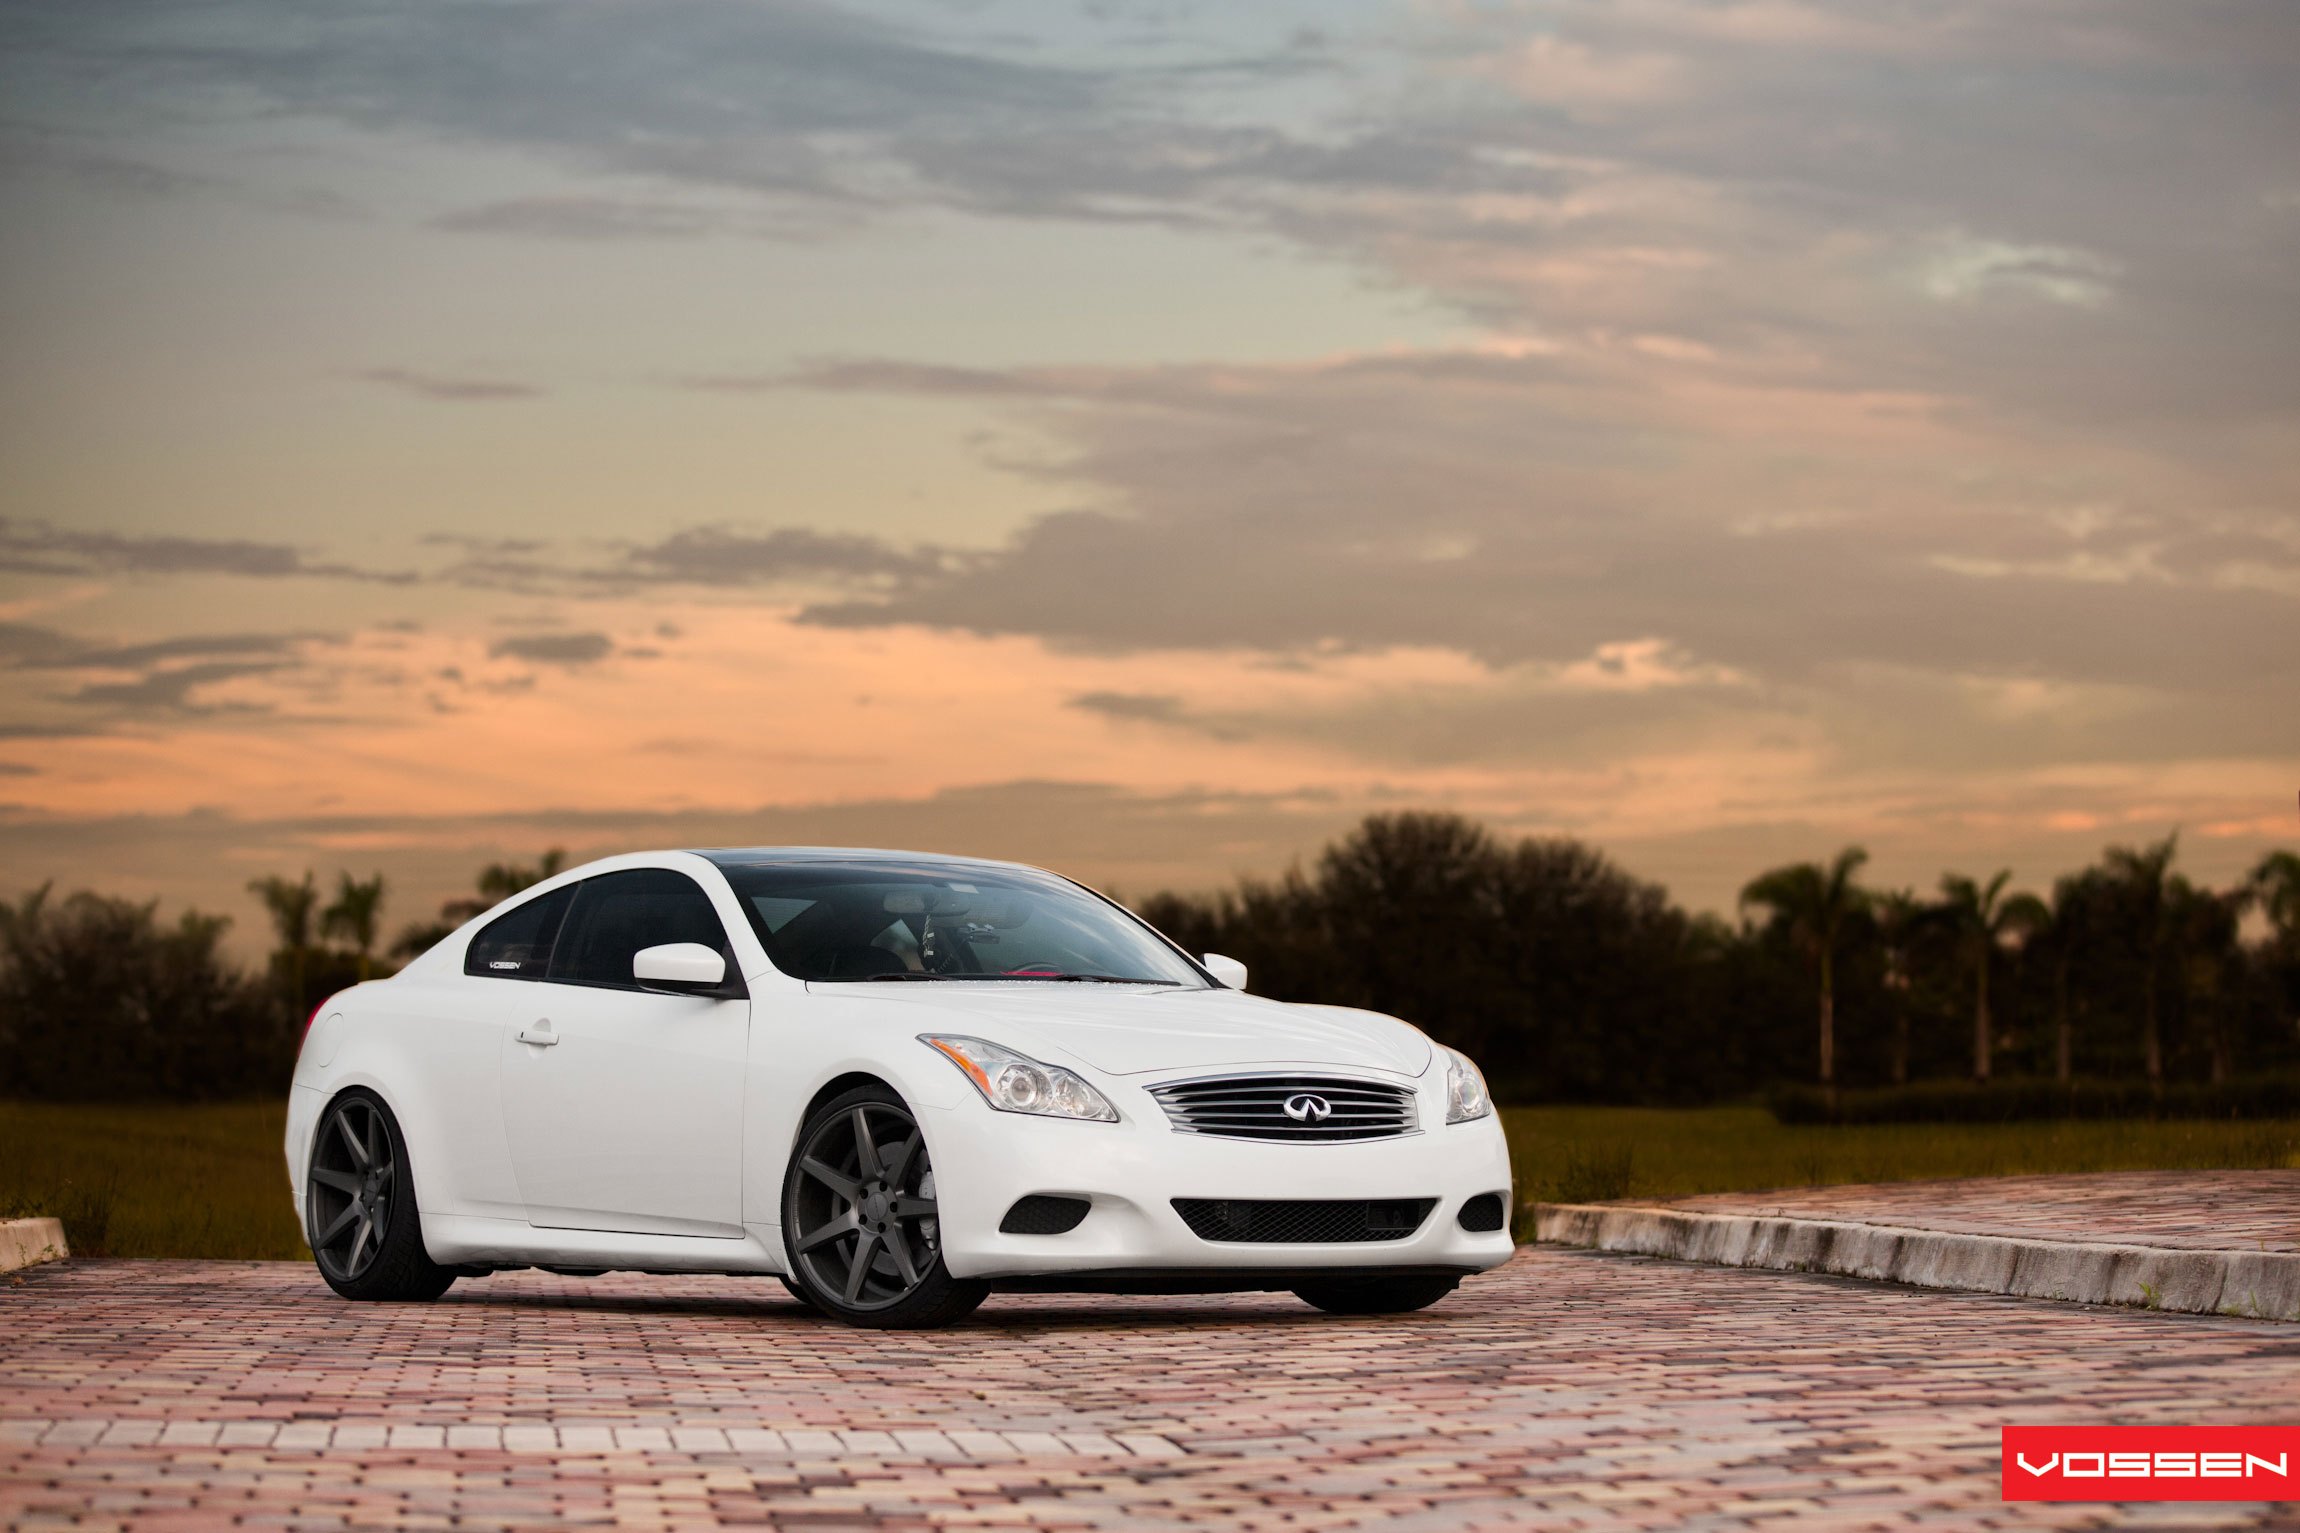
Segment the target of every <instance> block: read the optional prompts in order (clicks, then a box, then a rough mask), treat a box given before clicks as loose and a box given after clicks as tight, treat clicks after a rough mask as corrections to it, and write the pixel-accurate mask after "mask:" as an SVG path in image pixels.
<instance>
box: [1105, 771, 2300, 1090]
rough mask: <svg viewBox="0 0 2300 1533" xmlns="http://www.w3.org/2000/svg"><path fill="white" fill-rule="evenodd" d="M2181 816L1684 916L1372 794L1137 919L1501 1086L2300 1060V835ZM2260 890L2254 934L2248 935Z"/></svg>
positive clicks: (2223, 1070) (1582, 858)
mask: <svg viewBox="0 0 2300 1533" xmlns="http://www.w3.org/2000/svg"><path fill="white" fill-rule="evenodd" d="M2177 860H2178V840H2177V838H2176V837H2173V836H2167V837H2166V838H2164V839H2163V840H2161V841H2157V842H2154V843H2152V844H2148V845H2143V846H2137V847H2129V846H2128V847H2110V848H2108V849H2107V850H2106V851H2105V852H2104V853H2103V854H2102V856H2101V858H2100V859H2099V861H2097V862H2096V863H2094V864H2093V865H2092V866H2090V867H2087V868H2083V869H2080V870H2078V871H2076V872H2074V873H2071V874H2068V875H2067V876H2065V877H2062V878H2060V879H2057V880H2055V881H2054V882H2053V884H2052V885H2051V887H2050V889H2049V891H2047V892H2045V893H2042V894H2039V893H2032V892H2028V891H2020V890H2015V889H2013V888H2012V887H2011V883H2012V879H2011V875H2010V874H2009V873H2006V872H1997V873H1993V874H1990V875H1987V876H1985V877H1976V876H1968V875H1966V874H1961V873H1949V874H1945V875H1943V877H1942V878H1941V880H1940V881H1939V884H1938V885H1937V887H1936V889H1935V890H1934V891H1933V892H1932V893H1930V894H1920V893H1918V892H1917V891H1916V890H1914V889H1872V888H1867V887H1864V886H1863V885H1862V883H1861V881H1860V874H1861V870H1862V869H1863V867H1864V866H1865V865H1866V863H1867V861H1868V857H1867V854H1866V853H1865V852H1864V851H1862V850H1861V849H1860V848H1859V847H1847V848H1845V849H1844V850H1842V851H1840V852H1838V853H1837V854H1836V855H1834V856H1833V857H1830V858H1827V859H1825V860H1821V861H1814V862H1800V863H1792V864H1789V865H1787V866H1783V867H1778V868H1774V869H1771V870H1769V871H1767V872H1764V873H1761V874H1759V875H1758V876H1757V877H1755V878H1753V879H1751V880H1750V881H1749V882H1748V884H1747V885H1746V886H1745V887H1744V888H1743V889H1742V891H1741V898H1740V902H1739V907H1740V908H1739V910H1738V912H1737V919H1733V920H1726V919H1722V918H1719V917H1716V916H1709V915H1694V914H1690V913H1688V912H1687V911H1685V910H1684V909H1682V908H1680V907H1679V906H1677V905H1676V904H1674V903H1673V902H1672V901H1671V900H1670V899H1669V897H1668V895H1667V893H1666V891H1664V890H1663V889H1662V888H1661V887H1660V886H1659V885H1657V884H1652V883H1648V882H1646V881H1644V880H1641V879H1638V878H1636V877H1634V876H1632V875H1631V874H1629V873H1628V872H1626V871H1624V870H1623V869H1622V868H1620V867H1619V866H1618V865H1616V864H1615V863H1614V862H1612V861H1611V860H1610V859H1609V858H1607V857H1606V856H1605V855H1604V854H1603V853H1602V852H1600V851H1598V850H1596V849H1595V848H1593V847H1590V846H1588V845H1585V844H1583V843H1581V842H1579V841H1574V840H1570V839H1565V838H1554V837H1535V838H1528V839H1523V840H1508V839H1504V838H1502V837H1498V836H1496V835H1494V834H1493V833H1492V832H1491V831H1489V830H1487V829H1486V828H1485V827H1483V826H1481V825H1479V824H1477V823H1475V822H1474V821H1471V820H1468V819H1465V818H1462V817H1460V816H1457V815H1450V814H1427V813H1403V814H1391V815H1376V816H1373V817H1371V818H1369V819H1367V820H1366V821H1364V822H1363V823H1362V824H1360V825H1359V826H1358V827H1357V828H1356V829H1355V830H1353V831H1352V832H1350V833H1349V834H1348V835H1346V836H1344V837H1343V838H1341V839H1340V840H1338V841H1336V842H1335V843H1334V844H1333V845H1331V846H1329V847H1327V848H1326V850H1325V851H1324V852H1323V853H1322V854H1321V855H1320V856H1319V857H1318V858H1317V859H1316V861H1315V862H1314V863H1313V864H1312V865H1311V866H1309V867H1307V868H1299V867H1297V868H1295V869H1294V870H1292V871H1290V872H1288V873H1286V874H1284V875H1283V876H1281V877H1278V878H1274V879H1251V878H1249V879H1244V880H1241V881H1240V882H1239V883H1238V884H1237V885H1236V886H1235V887H1233V888H1230V889H1227V890H1224V891H1221V892H1219V893H1215V894H1211V895H1178V894H1160V895H1155V896H1152V897H1151V898H1149V899H1148V900H1145V901H1144V902H1142V906H1141V908H1142V910H1143V912H1144V914H1145V915H1147V916H1148V917H1149V918H1150V919H1151V921H1152V922H1153V923H1154V924H1156V925H1157V926H1159V927H1160V928H1161V929H1162V930H1164V931H1166V932H1167V933H1168V934H1169V935H1171V936H1173V937H1174V938H1175V939H1176V940H1177V941H1179V942H1181V943H1182V944H1183V945H1184V946H1185V947H1188V948H1190V949H1191V950H1192V951H1214V952H1222V953H1227V954H1229V955H1230V956H1232V957H1234V958H1237V959H1240V960H1242V961H1243V962H1245V963H1246V964H1247V965H1248V967H1249V968H1250V969H1251V970H1252V971H1253V974H1254V984H1253V987H1254V989H1255V990H1257V991H1258V992H1260V993H1262V994H1265V995H1270V996H1274V997H1277V998H1279V999H1283V1000H1297V1001H1314V1002H1325V1003H1330V1004H1336V1005H1346V1006H1362V1007H1366V1008H1369V1009H1372V1010H1375V1011H1384V1012H1389V1013H1392V1014H1394V1015H1398V1016H1403V1017H1406V1018H1408V1019H1410V1020H1412V1021H1414V1022H1417V1023H1419V1024H1420V1025H1422V1026H1423V1027H1425V1028H1427V1029H1428V1030H1429V1031H1430V1032H1431V1033H1432V1034H1433V1035H1435V1036H1436V1037H1438V1038H1440V1039H1442V1040H1443V1041H1445V1042H1447V1043H1451V1044H1453V1045H1455V1046H1456V1047H1459V1048H1462V1049H1464V1050H1466V1051H1468V1052H1469V1053H1471V1054H1472V1055H1473V1056H1475V1057H1476V1058H1478V1059H1479V1060H1480V1061H1481V1062H1483V1064H1484V1065H1485V1067H1486V1073H1487V1074H1488V1076H1489V1077H1490V1078H1491V1079H1492V1081H1493V1083H1494V1085H1495V1087H1496V1090H1497V1092H1498V1093H1500V1094H1501V1095H1502V1096H1503V1097H1504V1099H1515V1100H1520V1101H1587V1102H1654V1103H1692V1102H1704V1101H1717V1100H1722V1099H1729V1098H1736V1097H1743V1096H1747V1095H1749V1094H1752V1093H1754V1092H1757V1091H1760V1090H1763V1089H1765V1088H1767V1087H1769V1086H1771V1085H1772V1084H1774V1083H1776V1082H1779V1081H1783V1080H1806V1081H1813V1082H1817V1083H1818V1084H1819V1085H1820V1087H1821V1088H1822V1089H1823V1090H1824V1091H1826V1092H1830V1093H1832V1094H1833V1093H1834V1091H1835V1089H1836V1088H1837V1087H1838V1086H1839V1085H1840V1084H1855V1085H1862V1086H1886V1085H1906V1084H1908V1083H1910V1082H1912V1081H1917V1080H1924V1079H1931V1080H1943V1079H1966V1080H1971V1081H1977V1082H1987V1081H1990V1080H1991V1079H1994V1078H1997V1077H2000V1076H2003V1075H2005V1074H2007V1073H2008V1072H2009V1073H2011V1074H2014V1075H2018V1076H2022V1077H2027V1078H2030V1079H2036V1078H2045V1079H2052V1080H2057V1081H2059V1082H2061V1083H2064V1084H2066V1083H2070V1082H2073V1081H2074V1080H2076V1079H2077V1078H2078V1077H2093V1078H2109V1079H2115V1078H2127V1077H2131V1078H2139V1079H2145V1080H2146V1081H2148V1082H2149V1083H2150V1084H2151V1085H2152V1086H2161V1085H2162V1083H2163V1082H2165V1081H2167V1080H2169V1079H2174V1078H2179V1079H2183V1080H2197V1081H2209V1082H2215V1083H2218V1082H2226V1081H2228V1080H2230V1079H2231V1078H2232V1077H2234V1076H2235V1075H2236V1074H2237V1073H2238V1072H2240V1071H2243V1072H2267V1071H2277V1070H2285V1069H2290V1068H2292V1067H2294V1066H2295V1065H2300V1024H2296V1021H2295V1018H2296V1016H2300V856H2295V854H2293V853H2292V852H2289V851H2277V852H2272V853H2270V854H2268V855H2267V856H2266V857H2264V858H2262V859H2261V861H2260V862H2259V864H2258V866H2257V867H2256V868H2254V869H2253V871H2252V872H2251V874H2250V875H2249V876H2248V877H2247V878H2245V879H2243V880H2241V881H2240V882H2238V883H2237V884H2236V885H2234V886H2233V887H2230V888H2225V889H2213V888H2208V887H2205V886H2203V885H2201V884H2198V883H2195V882H2193V881H2191V880H2190V879H2188V878H2187V877H2185V876H2184V875H2182V874H2181V873H2180V872H2179V871H2178V870H2177V866H2176V864H2177ZM2253 912H2257V913H2258V914H2259V916H2260V917H2262V920H2261V922H2260V923H2259V924H2260V927H2261V929H2262V931H2263V933H2264V934H2263V935H2262V936H2261V938H2260V939H2259V940H2257V941H2247V940H2246V939H2245V936H2244V927H2245V919H2246V916H2247V915H2248V914H2249V913H2253Z"/></svg>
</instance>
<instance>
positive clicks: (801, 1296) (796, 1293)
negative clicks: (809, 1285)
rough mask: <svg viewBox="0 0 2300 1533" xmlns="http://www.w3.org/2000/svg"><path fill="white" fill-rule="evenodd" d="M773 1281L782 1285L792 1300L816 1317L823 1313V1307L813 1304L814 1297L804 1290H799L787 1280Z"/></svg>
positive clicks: (798, 1287)
mask: <svg viewBox="0 0 2300 1533" xmlns="http://www.w3.org/2000/svg"><path fill="white" fill-rule="evenodd" d="M775 1281H776V1282H778V1283H780V1284H782V1285H783V1291H784V1292H786V1293H788V1294H789V1295H790V1296H791V1297H792V1298H794V1299H796V1300H798V1301H799V1303H801V1304H803V1305H805V1306H806V1307H807V1308H808V1309H811V1310H813V1311H814V1312H815V1313H816V1314H818V1315H819V1314H821V1313H822V1312H823V1307H822V1306H821V1305H820V1304H817V1303H816V1302H815V1299H814V1295H813V1294H810V1293H808V1292H807V1291H806V1290H805V1289H804V1288H801V1287H800V1286H799V1285H798V1284H796V1283H794V1282H792V1281H791V1280H790V1279H789V1278H787V1277H780V1278H777V1279H775Z"/></svg>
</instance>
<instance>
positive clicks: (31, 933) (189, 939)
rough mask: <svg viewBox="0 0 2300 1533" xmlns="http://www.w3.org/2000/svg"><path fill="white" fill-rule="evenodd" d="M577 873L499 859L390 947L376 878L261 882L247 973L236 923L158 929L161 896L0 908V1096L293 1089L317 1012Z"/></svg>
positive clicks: (130, 1096) (557, 859)
mask: <svg viewBox="0 0 2300 1533" xmlns="http://www.w3.org/2000/svg"><path fill="white" fill-rule="evenodd" d="M565 862H566V854H565V853H564V852H561V851H559V850H556V849H554V850H552V851H549V852H546V853H545V854H544V855H543V858H542V860H541V861H540V862H539V863H537V864H534V865H521V864H518V863H494V864H491V865H489V866H488V867H486V868H485V869H483V870H482V871H481V872H480V874H479V877H478V879H477V881H476V889H475V891H474V893H473V894H471V895H469V896H463V897H459V898H456V899H451V900H448V901H447V902H446V903H445V904H444V905H442V906H441V907H440V911H439V915H438V917H437V918H436V919H426V920H419V921H416V922H413V923H410V924H409V925H407V926H405V927H403V928H402V929H401V930H400V932H399V933H398V935H397V936H396V937H395V938H392V939H390V940H389V941H388V942H387V941H386V939H385V935H384V933H385V927H384V913H385V910H386V907H387V905H388V902H389V897H390V894H389V888H388V886H387V884H386V883H385V881H384V878H383V875H382V874H380V873H377V874H373V875H371V876H369V877H368V878H365V879H355V878H353V877H352V876H351V874H349V873H348V872H347V873H341V874H339V875H338V876H337V879H336V883H335V886H334V888H333V890H332V892H330V891H327V890H323V888H322V887H321V885H320V884H319V882H318V880H317V879H316V878H315V877H314V876H313V875H312V874H311V873H309V872H306V873H305V874H304V875H303V876H302V877H301V878H297V879H288V878H281V877H278V876H276V875H275V876H271V877H265V878H259V879H256V880H254V881H253V882H251V883H250V884H249V885H248V889H249V891H250V892H251V893H253V894H254V895H255V896H256V897H257V898H258V899H259V900H261V901H262V903H263V906H264V910H265V913H266V914H267V915H268V916H269V917H270V919H271V925H272V937H273V948H272V952H271V955H270V957H269V959H268V960H267V961H266V963H265V965H264V967H263V970H262V971H261V972H260V973H255V974H251V973H249V972H247V971H246V970H245V969H244V968H242V967H241V966H240V965H238V964H236V963H234V962H233V961H232V960H231V958H230V956H229V955H228V954H226V953H225V952H224V950H223V937H224V933H225V932H226V931H227V930H229V929H230V927H231V918H230V917H228V916H215V915H204V914H202V913H200V912H198V911H186V912H184V913H183V914H182V915H180V916H178V917H177V918H176V920H175V922H174V923H173V924H168V923H165V922H163V921H161V919H160V916H159V902H158V901H156V900H145V901H138V900H128V899H120V898H117V897H115V896H110V895H102V894H92V893H86V892H82V893H77V894H73V895H70V896H67V897H65V898H61V899H59V898H56V897H55V893H54V889H53V887H52V886H50V885H42V886H41V887H40V888H38V889H35V890H33V891H32V892H31V893H30V894H27V895H25V896H24V897H22V898H21V899H18V900H15V901H12V902H11V901H7V900H0V1097H25V1098H34V1099H41V1100H49V1101H137V1100H174V1101H213V1100H220V1099H227V1098H233V1097H248V1096H267V1095H271V1094H274V1093H277V1092H279V1091H282V1090H284V1089H285V1087H286V1083H287V1078H288V1074H289V1072H290V1071H291V1070H292V1069H293V1068H294V1064H295V1051H296V1049H297V1047H298V1046H299V1045H300V1043H301V1042H302V1038H303V1025H304V1021H305V1019H306V1018H307V1017H309V1016H310V1015H311V1009H312V1008H313V1007H314V1006H316V1005H318V1004H319V1003H320V1002H322V1001H324V1000H326V999H327V998H328V997H329V996H331V995H333V994H335V992H337V991H338V990H341V989H344V988H345V987H346V986H349V985H354V984H357V983H359V982H360V981H361V980H366V979H372V978H374V977H375V976H376V975H377V974H379V973H384V972H389V971H390V970H393V969H396V968H397V967H398V965H399V963H400V962H404V961H405V960H407V959H409V958H412V957H414V956H415V955H416V954H418V953H420V952H422V951H423V950H424V949H426V948H428V947H430V946H431V945H432V944H433V943H435V942H437V941H438V940H439V939H440V938H442V937H444V936H446V935H447V934H448V933H449V932H451V931H453V930H454V929H455V928H456V927H457V926H460V925H461V924H463V922H465V921H467V920H469V919H470V918H471V917H473V916H475V915H477V914H479V912H481V911H482V910H485V909H487V908H488V907H489V906H491V905H493V904H495V903H496V902H497V901H498V900H501V899H503V898H504V897H505V896H507V895H512V894H516V893H518V892H519V891H520V890H521V889H524V888H526V887H527V886H528V885H529V884H532V883H536V882H538V881H540V880H542V879H545V878H549V877H550V876H551V875H552V874H553V873H556V872H557V871H559V869H560V868H561V867H562V866H563V865H564V864H565Z"/></svg>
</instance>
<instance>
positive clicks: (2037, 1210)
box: [1660, 1171, 2300, 1251]
mask: <svg viewBox="0 0 2300 1533" xmlns="http://www.w3.org/2000/svg"><path fill="white" fill-rule="evenodd" d="M1660 1206H1662V1207H1667V1208H1683V1209H1690V1210H1693V1211H1695V1212H1699V1213H1724V1214H1786V1215H1788V1216H1790V1217H1791V1218H1797V1219H1839V1220H1851V1221H1854V1222H1856V1223H1862V1224H1895V1225H1907V1226H1911V1227H1914V1228H1917V1229H1926V1230H1946V1231H1948V1232H1950V1233H1952V1234H1958V1235H2010V1236H2025V1237H2029V1238H2032V1239H2041V1240H2077V1241H2103V1242H2107V1243H2110V1244H2117V1245H2136V1246H2163V1247H2170V1248H2173V1249H2177V1250H2188V1251H2300V1171H2106V1172H2096V1173H2092V1174H2088V1175H2084V1176H2004V1177H1982V1178H1975V1179H1972V1180H1967V1181H1953V1182H1881V1183H1875V1184H1870V1185H1863V1186H1845V1187H1794V1188H1790V1189H1788V1190H1787V1191H1781V1192H1723V1193H1716V1194H1713V1195H1710V1196H1708V1197H1699V1198H1675V1199H1671V1200H1670V1201H1669V1202H1667V1203H1665V1204H1662V1205H1660Z"/></svg>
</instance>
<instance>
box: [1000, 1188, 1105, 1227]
mask: <svg viewBox="0 0 2300 1533" xmlns="http://www.w3.org/2000/svg"><path fill="white" fill-rule="evenodd" d="M1091 1206H1092V1205H1091V1204H1089V1203H1088V1202H1087V1201H1086V1200H1085V1199H1084V1198H1057V1197H1053V1196H1050V1195H1049V1194H1047V1193H1043V1192H1036V1193H1032V1194H1031V1195H1030V1196H1029V1197H1027V1198H1018V1199H1016V1200H1015V1204H1014V1206H1013V1207H1012V1208H1010V1209H1008V1210H1007V1211H1006V1217H1005V1218H1003V1219H1001V1220H999V1221H998V1233H1000V1234H1001V1235H1067V1234H1069V1233H1070V1232H1071V1231H1072V1230H1074V1229H1076V1228H1078V1225H1079V1222H1080V1221H1081V1220H1083V1219H1084V1218H1085V1217H1086V1210H1087V1209H1088V1208H1089V1207H1091Z"/></svg>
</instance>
